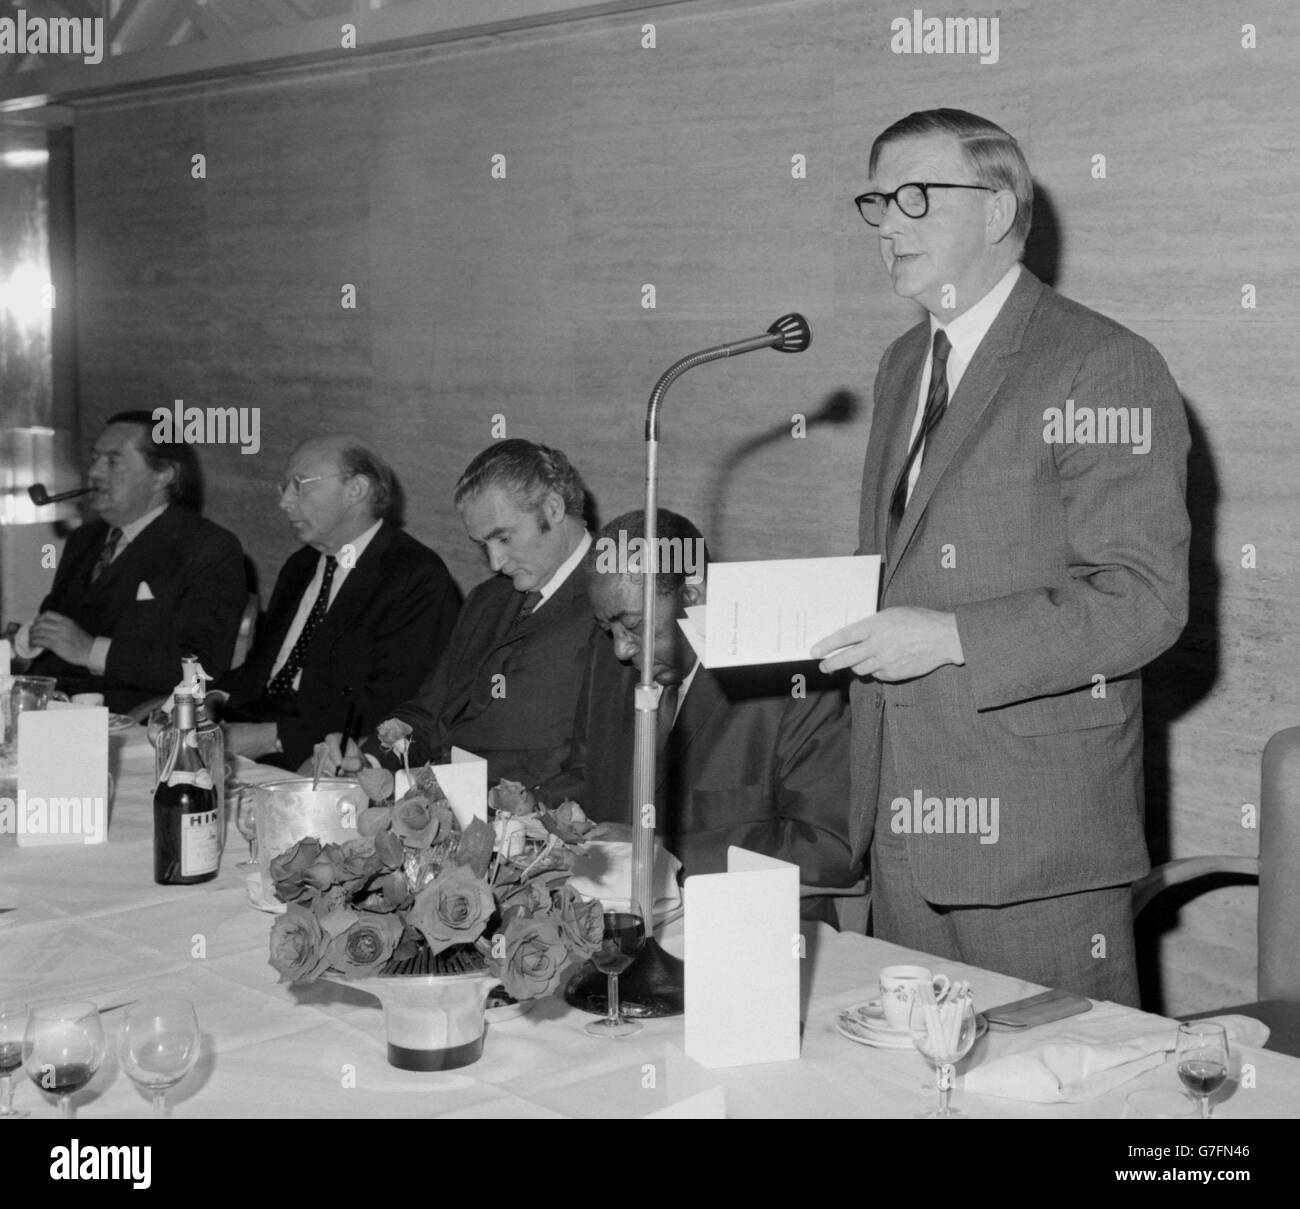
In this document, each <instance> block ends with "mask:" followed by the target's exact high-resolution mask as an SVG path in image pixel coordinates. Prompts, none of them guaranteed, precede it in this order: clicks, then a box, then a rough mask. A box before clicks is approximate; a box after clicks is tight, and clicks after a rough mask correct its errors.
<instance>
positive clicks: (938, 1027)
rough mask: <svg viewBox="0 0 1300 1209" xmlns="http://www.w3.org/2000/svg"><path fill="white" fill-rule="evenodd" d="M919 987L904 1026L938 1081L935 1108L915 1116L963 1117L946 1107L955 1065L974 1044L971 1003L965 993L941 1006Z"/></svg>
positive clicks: (944, 1002)
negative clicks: (937, 1105) (937, 1100)
mask: <svg viewBox="0 0 1300 1209" xmlns="http://www.w3.org/2000/svg"><path fill="white" fill-rule="evenodd" d="M928 991H929V988H928V987H925V986H923V987H921V988H920V989H919V991H918V994H917V996H916V998H915V999H914V1000H913V1001H912V1011H911V1016H910V1018H909V1020H908V1027H909V1030H910V1031H911V1034H912V1044H913V1045H915V1046H916V1048H917V1049H918V1050H919V1051H920V1053H921V1057H922V1058H924V1059H925V1060H926V1061H927V1062H928V1063H929V1064H930V1065H931V1066H932V1067H934V1071H935V1075H936V1077H937V1079H938V1082H939V1107H938V1108H931V1109H927V1110H926V1111H925V1112H920V1113H917V1114H916V1115H917V1116H918V1117H946V1118H953V1117H965V1115H966V1114H965V1113H964V1112H958V1111H956V1109H953V1108H950V1107H949V1106H948V1098H949V1096H951V1094H952V1085H953V1080H954V1076H955V1073H956V1066H957V1063H958V1062H960V1061H961V1060H962V1059H963V1058H964V1057H965V1056H966V1055H967V1054H968V1053H970V1050H971V1046H972V1045H974V1044H975V1004H974V1001H973V1000H972V999H971V997H970V995H969V993H964V994H957V995H949V996H948V997H947V998H946V999H944V1001H943V1002H942V1003H936V1002H935V1001H934V995H933V993H928V994H927V993H926V992H928Z"/></svg>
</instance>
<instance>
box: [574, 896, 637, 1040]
mask: <svg viewBox="0 0 1300 1209" xmlns="http://www.w3.org/2000/svg"><path fill="white" fill-rule="evenodd" d="M601 908H602V912H603V914H604V917H605V933H604V936H603V937H602V939H601V942H600V948H599V949H597V950H596V951H595V952H594V953H593V954H592V955H591V964H592V965H594V966H595V967H596V969H598V970H600V971H602V972H603V973H604V975H605V977H606V978H607V979H608V980H609V1014H608V1015H607V1016H606V1017H605V1018H604V1019H602V1020H593V1021H592V1022H591V1023H590V1024H589V1025H587V1032H589V1033H590V1034H591V1035H592V1036H593V1037H630V1036H632V1035H633V1034H634V1033H639V1032H640V1031H641V1025H639V1024H638V1023H637V1022H636V1021H635V1020H625V1019H623V1017H622V1016H621V1015H620V1013H619V1008H618V976H619V975H620V974H621V973H622V972H623V971H624V970H626V969H627V967H628V966H630V965H631V964H632V959H633V958H634V957H636V955H637V954H638V953H639V952H640V951H641V947H642V946H643V945H644V944H645V932H646V927H645V912H644V911H643V910H642V909H641V906H640V904H639V903H637V902H635V901H633V900H632V899H630V898H607V899H605V900H604V901H603V902H602V904H601Z"/></svg>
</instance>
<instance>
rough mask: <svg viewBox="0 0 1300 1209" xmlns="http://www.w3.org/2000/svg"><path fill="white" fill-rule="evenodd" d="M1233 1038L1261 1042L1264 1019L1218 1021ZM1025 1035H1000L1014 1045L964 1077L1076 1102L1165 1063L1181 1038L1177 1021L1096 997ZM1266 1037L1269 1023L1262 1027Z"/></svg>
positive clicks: (997, 1088) (976, 1087)
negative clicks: (1082, 1010) (1083, 1008)
mask: <svg viewBox="0 0 1300 1209" xmlns="http://www.w3.org/2000/svg"><path fill="white" fill-rule="evenodd" d="M1219 1023H1222V1024H1225V1025H1227V1026H1228V1040H1229V1042H1230V1043H1232V1044H1237V1045H1258V1044H1260V1042H1259V1041H1258V1040H1257V1039H1256V1038H1258V1035H1259V1031H1258V1030H1259V1029H1260V1028H1263V1026H1262V1025H1260V1023H1259V1022H1258V1021H1255V1020H1250V1019H1249V1018H1247V1017H1244V1016H1228V1017H1223V1018H1221V1019H1220V1020H1219ZM1044 1027H1045V1028H1049V1029H1050V1030H1051V1032H1050V1034H1049V1035H1046V1036H1045V1035H1043V1034H1042V1033H1041V1032H1040V1031H1039V1030H1036V1029H1033V1030H1029V1031H1028V1032H1027V1033H1026V1035H1024V1036H1013V1035H1008V1034H1006V1033H1000V1034H998V1041H999V1043H1000V1044H1002V1045H1005V1046H1007V1047H1011V1046H1014V1047H1015V1049H1014V1052H1012V1053H1009V1054H1005V1055H1004V1056H1002V1057H999V1058H994V1059H992V1060H991V1061H988V1062H983V1063H981V1064H980V1065H979V1066H977V1067H975V1068H974V1069H973V1070H971V1071H970V1072H969V1073H968V1074H967V1075H966V1076H965V1077H964V1079H963V1080H962V1081H961V1082H962V1086H963V1088H964V1090H965V1091H966V1092H967V1093H969V1094H972V1095H978V1096H1000V1097H1002V1098H1004V1099H1008V1100H1028V1101H1031V1102H1033V1103H1035V1104H1059V1103H1078V1102H1079V1101H1082V1100H1092V1099H1095V1098H1096V1097H1098V1096H1104V1095H1105V1094H1106V1093H1107V1092H1109V1091H1113V1090H1114V1089H1115V1088H1117V1087H1119V1086H1121V1085H1122V1084H1124V1083H1127V1082H1128V1081H1129V1080H1130V1079H1136V1078H1137V1077H1138V1076H1139V1075H1141V1074H1143V1073H1144V1072H1145V1071H1148V1070H1151V1069H1152V1068H1153V1067H1156V1066H1160V1065H1161V1064H1162V1063H1163V1062H1164V1061H1165V1059H1166V1057H1167V1055H1169V1054H1170V1053H1172V1052H1173V1051H1174V1049H1175V1048H1176V1046H1177V1044H1178V1022H1177V1021H1176V1020H1166V1019H1164V1018H1162V1017H1159V1016H1147V1015H1141V1014H1138V1013H1135V1012H1134V1011H1133V1009H1132V1008H1126V1007H1121V1006H1120V1005H1119V1004H1115V1003H1098V1004H1095V1005H1094V1006H1093V1009H1092V1011H1090V1012H1087V1013H1086V1014H1084V1015H1081V1016H1071V1017H1069V1019H1067V1020H1062V1021H1059V1022H1057V1023H1055V1024H1052V1025H1046V1026H1044ZM1264 1034H1265V1039H1267V1029H1264Z"/></svg>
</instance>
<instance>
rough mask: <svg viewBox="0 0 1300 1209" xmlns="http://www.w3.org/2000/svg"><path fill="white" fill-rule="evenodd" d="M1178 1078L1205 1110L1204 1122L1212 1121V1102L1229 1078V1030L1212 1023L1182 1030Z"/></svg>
mask: <svg viewBox="0 0 1300 1209" xmlns="http://www.w3.org/2000/svg"><path fill="white" fill-rule="evenodd" d="M1176 1060H1177V1062H1178V1077H1179V1078H1180V1079H1181V1080H1182V1081H1183V1086H1184V1087H1186V1088H1187V1090H1188V1091H1190V1092H1191V1093H1192V1095H1194V1096H1195V1097H1196V1099H1197V1102H1198V1103H1199V1104H1200V1106H1201V1117H1202V1119H1203V1120H1206V1121H1208V1120H1209V1119H1210V1112H1211V1108H1210V1098H1211V1097H1212V1096H1213V1095H1214V1093H1215V1092H1216V1091H1218V1090H1219V1088H1220V1087H1222V1086H1223V1081H1224V1080H1225V1079H1226V1078H1227V1077H1228V1030H1227V1029H1225V1028H1224V1027H1223V1025H1221V1024H1211V1023H1210V1022H1209V1021H1208V1020H1192V1021H1189V1022H1188V1023H1187V1024H1180V1025H1179V1026H1178V1053H1177V1059H1176Z"/></svg>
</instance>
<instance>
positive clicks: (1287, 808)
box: [1259, 726, 1300, 1003]
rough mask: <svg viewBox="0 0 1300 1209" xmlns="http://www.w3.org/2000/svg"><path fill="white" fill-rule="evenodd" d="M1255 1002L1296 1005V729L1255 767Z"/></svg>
mask: <svg viewBox="0 0 1300 1209" xmlns="http://www.w3.org/2000/svg"><path fill="white" fill-rule="evenodd" d="M1259 997H1260V999H1261V1000H1269V999H1286V1000H1290V1001H1291V1002H1292V1003H1300V726H1293V727H1290V728H1288V729H1287V730H1280V731H1278V732H1277V734H1275V735H1274V736H1273V737H1272V738H1271V739H1270V740H1269V741H1268V743H1267V744H1266V745H1265V747H1264V755H1263V758H1262V759H1261V761H1260V790H1259Z"/></svg>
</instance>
